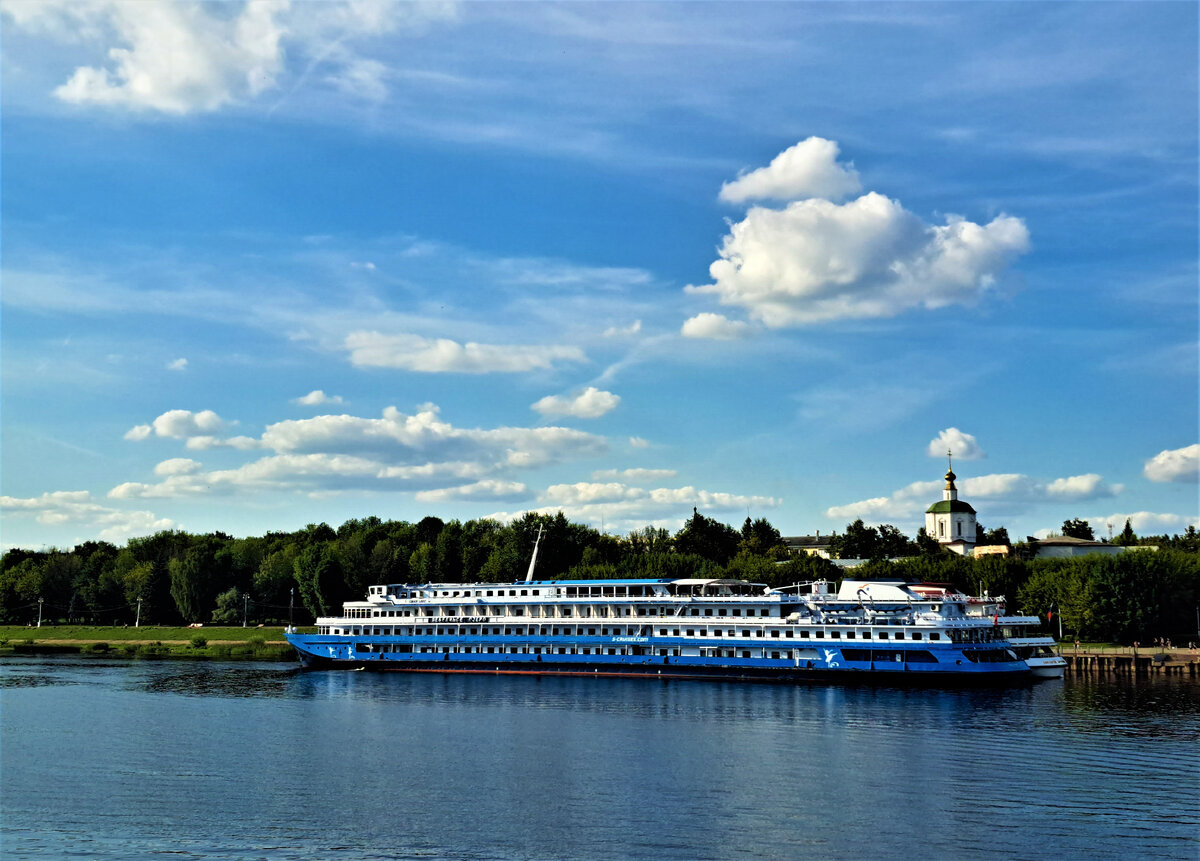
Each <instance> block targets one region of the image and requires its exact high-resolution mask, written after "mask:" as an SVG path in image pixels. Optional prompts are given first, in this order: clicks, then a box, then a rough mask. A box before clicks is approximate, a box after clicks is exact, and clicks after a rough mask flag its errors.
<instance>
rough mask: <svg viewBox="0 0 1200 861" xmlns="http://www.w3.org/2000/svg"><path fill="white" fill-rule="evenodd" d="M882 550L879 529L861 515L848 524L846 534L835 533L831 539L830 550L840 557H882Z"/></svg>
mask: <svg viewBox="0 0 1200 861" xmlns="http://www.w3.org/2000/svg"><path fill="white" fill-rule="evenodd" d="M882 550H883V548H882V544H881V543H880V539H879V531H878V530H877V529H876V528H875V527H874V526H867V525H866V524H865V523H863V521H862V518H861V517H860V518H859V519H858V520H856V521H854V522H853V523H851V524H849V525H848V526H846V532H845V534H844V535H834V536H833V538H831V539H830V541H829V552H830V553H832V554H833V555H834V556H836V557H837V558H838V559H880V558H883V552H882Z"/></svg>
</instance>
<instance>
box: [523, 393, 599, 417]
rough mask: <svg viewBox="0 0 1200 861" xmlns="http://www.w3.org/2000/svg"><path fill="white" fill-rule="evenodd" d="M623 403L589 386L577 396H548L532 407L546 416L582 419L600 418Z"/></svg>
mask: <svg viewBox="0 0 1200 861" xmlns="http://www.w3.org/2000/svg"><path fill="white" fill-rule="evenodd" d="M619 403H621V398H620V396H618V395H614V394H613V393H612V392H606V391H603V390H601V389H598V388H596V387H595V386H588V387H587V388H586V389H584V390H583V391H581V392H579V393H578V394H575V395H568V396H565V397H564V396H559V395H547V396H546V397H544V398H542V399H541V400H539V401H537V402H536V403H534V404H533V405H532V408H533V409H534V410H536V411H537V412H539V413H541V414H542V415H544V416H574V417H575V418H580V419H594V418H599V417H600V416H602V415H604V414H605V413H609V412H612V411H613V410H615V409H616V408H617V405H618V404H619Z"/></svg>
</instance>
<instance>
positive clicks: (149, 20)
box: [48, 0, 288, 114]
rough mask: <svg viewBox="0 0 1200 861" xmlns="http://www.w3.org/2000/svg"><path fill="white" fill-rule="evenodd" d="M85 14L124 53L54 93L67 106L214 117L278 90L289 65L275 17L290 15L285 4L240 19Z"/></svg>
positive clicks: (144, 12) (274, 1)
mask: <svg viewBox="0 0 1200 861" xmlns="http://www.w3.org/2000/svg"><path fill="white" fill-rule="evenodd" d="M55 5H56V4H53V3H52V4H50V6H51V7H53V6H55ZM80 6H81V7H82V8H81V9H80V10H79V17H81V18H83V17H87V18H90V21H91V23H93V24H95V25H99V26H101V27H103V28H105V29H106V30H107V31H109V32H111V33H112V34H113V36H114V37H115V38H114V41H115V42H116V43H117V44H118V45H119V46H120V47H113V48H111V49H110V50H109V52H108V57H109V60H110V61H111V62H110V63H109V65H107V66H80V67H79V68H77V69H76V70H75V72H74V74H72V75H71V77H70V79H69V80H68V81H67V82H66V83H64V84H63V85H62V86H60V87H58V88H57V89H56V90H55V91H54V95H55V96H57V97H58V98H59V99H61V100H62V101H64V102H70V103H73V104H95V105H103V106H107V107H122V108H129V109H133V110H152V111H159V112H162V113H167V114H186V113H190V112H192V111H212V110H216V109H217V108H219V107H221V106H222V105H225V104H227V103H229V102H231V101H234V100H237V99H239V98H243V97H245V96H253V95H257V94H258V93H261V92H263V91H264V90H266V89H268V88H270V87H272V86H274V84H275V77H276V75H277V74H278V72H279V71H280V68H281V65H282V60H283V48H282V45H281V39H282V36H283V32H284V31H283V29H282V27H281V25H280V23H279V22H278V21H277V20H276V16H277V15H278V14H279V13H280V12H283V11H284V10H286V9H287V7H288V4H287V2H286V0H257V2H251V3H247V4H245V5H244V6H243V7H242V8H241V10H240V11H239V12H238V14H236V15H214V14H211V12H210V10H209V7H206V6H204V5H202V4H182V3H165V2H101V3H94V4H80ZM48 11H49V10H48ZM87 12H90V15H86V14H85V13H87Z"/></svg>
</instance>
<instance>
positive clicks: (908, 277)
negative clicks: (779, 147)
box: [685, 151, 1029, 328]
mask: <svg viewBox="0 0 1200 861" xmlns="http://www.w3.org/2000/svg"><path fill="white" fill-rule="evenodd" d="M789 152H790V151H789ZM797 157H798V156H797ZM764 170H768V171H769V174H761V175H759V174H758V172H755V173H754V174H749V175H748V176H747V177H744V178H743V179H745V180H749V179H751V178H752V177H760V179H761V182H760V180H759V179H756V180H755V184H754V185H755V187H757V186H758V185H761V186H762V188H764V189H768V190H773V194H774V192H778V191H781V190H782V189H783V187H784V185H783V183H782V182H781V181H775V180H773V179H772V177H776V176H782V175H784V174H785V173H786V172H785V171H784V169H783V168H782V167H781V168H780V169H779V170H778V171H771V170H770V169H769V168H768V169H764ZM739 182H741V180H739ZM730 187H737V186H736V183H735V184H734V186H727V188H730ZM1028 250H1029V231H1028V230H1027V229H1026V227H1025V223H1024V222H1023V221H1022V220H1021V219H1019V218H1014V217H1011V216H1007V215H1000V216H997V217H996V218H994V219H993V220H992V221H991V222H989V223H988V224H986V225H979V224H975V223H974V222H971V221H967V220H966V219H964V218H960V217H958V216H949V217H947V219H946V222H945V224H942V225H929V224H926V223H924V222H923V221H922V220H921V219H920V218H919V217H918V216H916V215H914V214H913V213H911V212H908V211H907V210H905V209H904V207H903V206H901V205H900V203H899V202H898V201H894V200H891V199H889V198H887V197H885V196H883V195H881V194H878V193H876V192H870V193H868V194H864V195H862V196H861V197H859V198H857V199H855V200H851V201H848V202H846V203H843V204H838V203H835V202H833V201H831V200H827V199H823V198H819V197H813V198H808V199H798V200H792V201H791V202H790V203H788V204H787V206H785V207H784V208H782V209H770V208H766V207H761V206H755V207H752V208H751V209H750V210H749V212H747V213H746V217H745V218H744V219H743V220H742V221H740V222H737V223H736V224H733V225H731V227H730V231H729V233H728V235H726V236H725V239H724V241H723V243H722V246H721V248H720V251H719V254H720V259H719V260H716V261H715V262H713V264H712V265H711V266H710V267H709V274H710V275H711V277H712V283H711V284H703V285H699V286H688V287H687V288H685V289H686V291H687V292H690V293H696V294H706V295H715V296H716V297H717V298H718V299H719V301H720V302H721V304H722V305H730V306H735V307H739V308H743V309H745V310H746V311H747V312H748V313H749V315H750V317H751V319H752V320H756V321H759V322H761V323H763V324H764V325H766V326H768V327H771V328H781V327H786V326H799V325H807V324H813V323H822V322H827V321H831V320H841V319H858V318H873V317H893V316H895V315H897V314H900V313H902V312H904V311H907V310H909V309H912V308H918V307H923V308H941V307H944V306H947V305H953V304H965V303H969V302H972V301H975V300H976V299H978V298H979V297H980V296H982V295H983V293H984V292H986V291H987V290H988V289H990V288H991V287H993V286H994V284H995V281H996V278H997V277H998V276H999V275H1000V273H1001V272H1002V271H1003V269H1004V268H1005V267H1006V266H1007V265H1008V263H1009V262H1010V261H1011V260H1012V259H1014V258H1015V257H1017V256H1018V255H1020V254H1023V253H1025V252H1026V251H1028ZM693 319H696V318H693ZM691 322H692V321H689V323H691ZM697 325H698V324H697Z"/></svg>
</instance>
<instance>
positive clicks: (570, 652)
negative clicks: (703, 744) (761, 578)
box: [286, 579, 1032, 684]
mask: <svg viewBox="0 0 1200 861" xmlns="http://www.w3.org/2000/svg"><path fill="white" fill-rule="evenodd" d="M968 600H969V599H967V597H966V596H963V595H961V594H958V593H954V592H952V591H948V590H944V589H934V590H922V589H921V588H920V587H914V586H910V585H908V584H905V583H903V582H899V581H865V580H844V581H842V583H841V586H840V588H839V589H837V590H836V591H834V590H833V587H832V585H831V584H830V583H828V582H824V581H820V582H815V583H806V584H800V585H797V586H791V587H787V588H781V589H771V588H768V587H766V586H765V585H763V584H761V583H750V582H746V581H742V580H731V579H660V580H555V581H529V580H527V581H525V582H517V583H470V584H464V583H429V584H424V585H407V584H392V585H380V586H371V587H370V588H369V591H368V594H367V596H366V599H365V600H362V601H349V602H346V603H345V604H344V605H343V608H342V614H341V615H340V616H333V617H322V618H319V619H317V623H316V633H312V634H308V633H299V632H297V631H296V629H294V628H289V629H288V631H287V633H286V637H287V640H288V642H289V643H291V645H292V646H293V647H294V648H295V649H296V652H297V655H298V656H299V659H300V662H301V664H302V666H304V667H305V668H334V667H341V668H350V669H373V670H395V671H406V672H439V673H454V672H460V673H528V674H537V675H613V676H616V675H622V676H642V677H652V678H663V679H671V678H724V679H742V680H762V681H799V680H805V679H822V678H823V679H834V678H838V679H843V680H845V679H858V680H864V681H865V680H867V679H872V680H874V679H884V678H886V679H887V680H889V681H894V682H924V683H932V684H940V683H954V682H982V683H1001V684H1003V683H1012V682H1017V681H1021V680H1025V679H1028V678H1030V677H1031V675H1032V674H1031V671H1030V668H1029V665H1028V664H1027V663H1026V662H1025V661H1023V660H1021V659H1020V658H1019V657H1018V656H1017V654H1016V653H1015V652H1014V651H1013V649H1012V648H1011V646H1010V645H1009V643H1007V642H1006V641H1005V640H1004V639H1003V636H1002V633H1001V632H1002V630H1003V629H1002V627H1001V626H1000V624H999V618H998V617H997V618H990V617H985V616H981V615H978V614H972V613H969V612H968Z"/></svg>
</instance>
